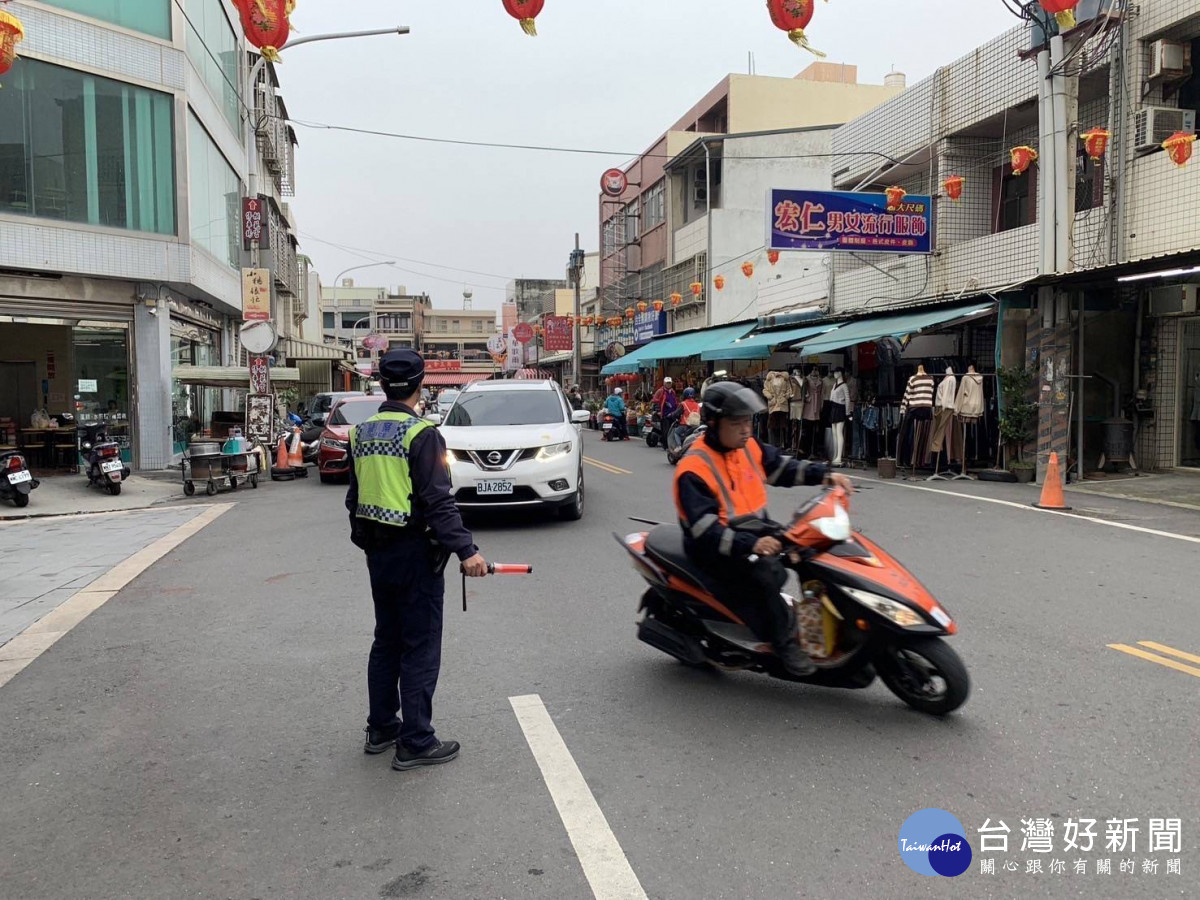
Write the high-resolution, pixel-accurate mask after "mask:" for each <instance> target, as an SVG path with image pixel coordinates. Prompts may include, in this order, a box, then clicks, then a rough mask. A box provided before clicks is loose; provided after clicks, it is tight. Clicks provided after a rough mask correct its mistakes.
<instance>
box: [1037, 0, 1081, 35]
mask: <svg viewBox="0 0 1200 900" xmlns="http://www.w3.org/2000/svg"><path fill="white" fill-rule="evenodd" d="M1040 2H1041V4H1042V9H1044V10H1045V11H1046V12H1048V13H1050V14H1051V15H1052V16H1054V19H1055V21H1056V22H1058V27H1059V28H1062V29H1068V28H1074V27H1075V7H1077V6H1078V5H1079V0H1040Z"/></svg>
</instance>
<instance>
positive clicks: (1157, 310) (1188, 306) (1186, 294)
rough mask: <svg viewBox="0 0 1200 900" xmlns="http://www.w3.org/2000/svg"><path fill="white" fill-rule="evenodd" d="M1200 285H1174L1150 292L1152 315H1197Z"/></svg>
mask: <svg viewBox="0 0 1200 900" xmlns="http://www.w3.org/2000/svg"><path fill="white" fill-rule="evenodd" d="M1197 287H1200V285H1195V284H1172V285H1167V286H1166V287H1160V288H1154V289H1153V290H1151V291H1150V315H1152V316H1192V315H1195V314H1196V291H1197Z"/></svg>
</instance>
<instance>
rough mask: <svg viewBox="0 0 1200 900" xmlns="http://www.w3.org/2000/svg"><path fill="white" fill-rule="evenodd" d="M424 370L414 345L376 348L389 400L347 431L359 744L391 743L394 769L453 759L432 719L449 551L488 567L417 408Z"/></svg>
mask: <svg viewBox="0 0 1200 900" xmlns="http://www.w3.org/2000/svg"><path fill="white" fill-rule="evenodd" d="M424 377H425V363H424V361H423V360H422V359H421V357H420V355H418V354H417V353H415V352H413V351H412V350H393V351H391V352H389V353H387V354H386V355H384V357H383V359H382V360H381V361H380V363H379V381H380V385H381V386H382V387H383V392H384V394H385V395H386V396H387V401H386V402H385V403H383V404H382V405H381V406H380V408H379V413H378V414H376V415H374V416H372V417H371V418H370V419H368V420H367V421H366V422H364V423H363V424H361V425H359V426H357V427H355V428H354V429H352V430H351V432H350V454H349V455H350V489H349V491H347V493H346V508H347V509H349V510H350V539H351V540H352V541H353V542H354V544H355V546H357V547H359V548H361V549H362V550H364V551H365V552H366V554H367V569H368V571H369V572H370V574H371V594H372V596H373V598H374V600H375V642H374V643H373V644H372V645H371V656H370V659H369V661H368V663H367V691H368V693H369V695H370V703H371V709H370V715H369V716H368V718H367V727H366V729H365V730H366V732H367V737H366V741H365V743H364V746H363V750H364V751H365V752H367V753H372V754H374V753H383V752H384V751H385V750H387V749H388V748H389V747H391V746H393V745H395V747H396V755H395V757H394V758H393V759H392V768H393V769H400V770H403V769H411V768H415V767H417V766H428V765H436V764H438V763H444V762H449V761H450V760H452V759H454V758H455V757H457V756H458V750H459V745H458V742H457V741H444V742H443V741H439V740H438V739H437V737H436V736H435V735H434V730H433V725H432V723H431V719H432V715H433V692H434V690H435V689H436V687H437V680H438V672H439V670H440V668H441V661H442V601H443V598H444V595H445V591H446V582H445V579H444V578H443V577H442V572H443V570H444V569H445V566H446V562H447V561H448V559H449V558H450V557H451V556H452V555H453V556H457V557H458V558H459V560H461V562H462V566H463V570H464V571H465V572H466V574H467V575H469V576H471V577H475V578H478V577H482V576H484V575H486V574H487V563H486V562H485V561H484V558H483V557H482V556H480V555H479V552H478V550H477V549H476V547H475V544H474V542H473V540H472V538H471V533H470V532H469V531H467V529H466V528H465V527H464V526H463V522H462V517H461V516H460V515H459V512H458V507H457V506H456V505H455V503H454V498H453V497H452V496H451V484H450V474H449V471H448V470H447V468H446V444H445V442H444V441H443V440H442V436H441V435H440V434H439V433H438V430H437V429H436V428H434V427H433V425H432V423H430V422H428V421H426V420H424V419H422V418H420V417H419V416H418V415H417V414H416V412H415V409H416V406H417V404H418V402H419V401H420V399H421V382H422V380H423V379H424ZM397 683H399V689H397ZM398 711H399V712H401V714H402V718H401V719H397V718H396V713H397V712H398Z"/></svg>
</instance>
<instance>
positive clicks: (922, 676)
mask: <svg viewBox="0 0 1200 900" xmlns="http://www.w3.org/2000/svg"><path fill="white" fill-rule="evenodd" d="M876 666H877V668H878V669H879V677H880V678H882V679H883V683H884V684H886V685H887V686H888V689H889V690H890V691H891V692H892V693H893V694H895V695H896V696H897V697H899V698H900V699H901V700H903V701H904V702H905V703H907V704H908V705H909V706H911V707H912V708H913V709H916V710H919V711H921V712H923V713H929V714H930V715H933V716H944V715H946V714H947V713H950V712H953V711H954V710H956V709H958V708H959V707H960V706H962V705H963V704H964V703H965V702H966V700H967V695H968V694H969V693H970V692H971V677H970V676H969V675H968V674H967V667H966V666H965V665H964V664H963V661H962V658H961V657H959V655H958V654H957V653H956V652H955V651H954V648H953V647H951V646H950V645H948V644H947V643H945V642H944V641H943V640H941V638H924V639H920V640H915V641H911V642H909V643H906V644H896V645H894V646H892V647H889V648H888V649H887V650H886V651H885V652H884V653H883V654H882V655H881V656H880V657H879V659H878V660H877V663H876Z"/></svg>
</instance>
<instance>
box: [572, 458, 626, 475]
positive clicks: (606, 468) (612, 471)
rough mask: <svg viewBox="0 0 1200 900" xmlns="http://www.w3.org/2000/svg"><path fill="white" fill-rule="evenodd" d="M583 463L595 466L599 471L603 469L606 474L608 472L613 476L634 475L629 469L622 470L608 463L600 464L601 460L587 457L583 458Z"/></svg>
mask: <svg viewBox="0 0 1200 900" xmlns="http://www.w3.org/2000/svg"><path fill="white" fill-rule="evenodd" d="M583 461H584V462H585V463H588V464H589V465H593V466H595V467H596V468H597V469H603V470H604V471H605V472H608V473H610V474H612V475H632V474H633V472H631V471H630V470H629V469H622V468H621V467H620V466H614V465H610V464H609V463H606V462H600V460H598V459H592V458H591V457H590V456H585V457H584V458H583Z"/></svg>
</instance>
